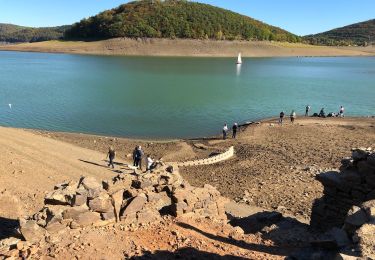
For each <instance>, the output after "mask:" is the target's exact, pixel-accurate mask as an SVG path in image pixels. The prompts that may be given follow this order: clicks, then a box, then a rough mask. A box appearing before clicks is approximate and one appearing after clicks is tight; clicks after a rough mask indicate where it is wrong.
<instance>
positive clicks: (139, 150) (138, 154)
mask: <svg viewBox="0 0 375 260" xmlns="http://www.w3.org/2000/svg"><path fill="white" fill-rule="evenodd" d="M143 155H144V153H143V150H142V147H141V146H140V145H139V146H138V147H137V150H136V152H135V166H136V167H138V168H139V169H141V170H142V158H143Z"/></svg>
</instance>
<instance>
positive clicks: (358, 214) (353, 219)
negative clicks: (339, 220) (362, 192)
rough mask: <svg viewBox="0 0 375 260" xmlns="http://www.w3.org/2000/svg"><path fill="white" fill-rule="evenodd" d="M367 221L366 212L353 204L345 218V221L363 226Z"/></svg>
mask: <svg viewBox="0 0 375 260" xmlns="http://www.w3.org/2000/svg"><path fill="white" fill-rule="evenodd" d="M366 222H367V216H366V213H365V212H364V211H363V210H362V209H361V208H359V207H357V206H353V207H352V208H351V209H350V210H349V211H348V215H347V217H346V219H345V223H347V224H349V225H353V226H356V227H359V226H362V225H363V224H365V223H366Z"/></svg>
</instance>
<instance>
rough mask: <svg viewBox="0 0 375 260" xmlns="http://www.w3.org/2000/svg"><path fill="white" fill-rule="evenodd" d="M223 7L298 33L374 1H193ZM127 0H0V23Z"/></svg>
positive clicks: (50, 17) (335, 22)
mask: <svg viewBox="0 0 375 260" xmlns="http://www.w3.org/2000/svg"><path fill="white" fill-rule="evenodd" d="M196 1H197V2H202V3H207V4H211V5H215V6H219V7H222V8H226V9H229V10H232V11H235V12H238V13H241V14H244V15H247V16H250V17H252V18H255V19H257V20H260V21H263V22H265V23H268V24H271V25H274V26H277V27H280V28H283V29H285V30H288V31H290V32H292V33H294V34H297V35H307V34H314V33H319V32H323V31H327V30H330V29H334V28H337V27H342V26H345V25H349V24H352V23H356V22H362V21H366V20H370V19H374V18H375V0H196ZM126 2H129V1H126V0H0V23H12V24H17V25H23V26H33V27H46V26H57V25H65V24H72V23H74V22H78V21H79V20H81V19H82V18H86V17H89V16H92V15H95V14H97V13H99V12H101V11H104V10H106V9H111V8H114V7H117V6H118V5H120V4H123V3H126Z"/></svg>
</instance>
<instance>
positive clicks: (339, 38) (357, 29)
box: [304, 19, 375, 46]
mask: <svg viewBox="0 0 375 260" xmlns="http://www.w3.org/2000/svg"><path fill="white" fill-rule="evenodd" d="M304 40H306V41H308V42H309V43H311V44H317V45H331V46H333V45H342V46H348V45H360V46H366V45H368V44H370V43H374V42H375V19H373V20H369V21H366V22H361V23H356V24H352V25H348V26H345V27H341V28H337V29H333V30H330V31H328V32H323V33H319V34H314V35H307V36H305V37H304Z"/></svg>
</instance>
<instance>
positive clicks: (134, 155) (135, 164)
mask: <svg viewBox="0 0 375 260" xmlns="http://www.w3.org/2000/svg"><path fill="white" fill-rule="evenodd" d="M137 149H138V145H137V146H136V147H135V148H134V150H133V166H137V161H136V154H137Z"/></svg>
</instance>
